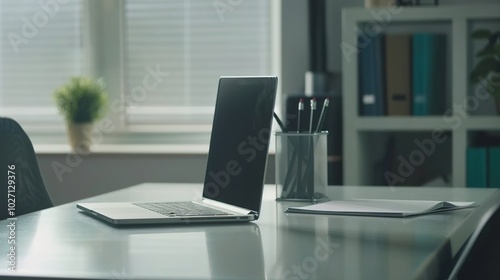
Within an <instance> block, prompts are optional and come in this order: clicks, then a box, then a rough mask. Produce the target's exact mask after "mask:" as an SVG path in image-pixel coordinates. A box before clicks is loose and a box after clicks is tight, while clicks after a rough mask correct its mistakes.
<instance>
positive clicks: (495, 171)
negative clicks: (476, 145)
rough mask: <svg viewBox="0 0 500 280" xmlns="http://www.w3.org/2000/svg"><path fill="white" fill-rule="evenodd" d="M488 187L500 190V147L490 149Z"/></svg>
mask: <svg viewBox="0 0 500 280" xmlns="http://www.w3.org/2000/svg"><path fill="white" fill-rule="evenodd" d="M488 165H489V176H488V177H489V187H490V188H500V147H491V148H490V154H489V160H488Z"/></svg>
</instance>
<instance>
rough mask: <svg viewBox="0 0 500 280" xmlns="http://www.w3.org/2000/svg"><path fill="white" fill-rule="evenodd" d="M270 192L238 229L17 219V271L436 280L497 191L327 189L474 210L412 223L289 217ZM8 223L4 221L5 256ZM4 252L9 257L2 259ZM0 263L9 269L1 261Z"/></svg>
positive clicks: (171, 194)
mask: <svg viewBox="0 0 500 280" xmlns="http://www.w3.org/2000/svg"><path fill="white" fill-rule="evenodd" d="M201 188H202V186H201V184H200V185H195V184H142V185H138V186H134V187H130V188H127V189H124V190H120V191H117V192H112V193H109V194H104V195H101V196H96V197H93V198H89V199H85V200H82V202H83V201H85V202H105V201H139V202H142V201H152V200H155V201H156V200H158V199H159V198H164V200H166V201H169V200H170V201H176V200H191V199H192V197H193V193H199V192H200V191H201ZM274 195H275V191H274V186H266V188H265V192H264V201H263V204H262V215H261V217H260V219H259V220H258V221H257V222H255V223H250V224H236V225H188V226H147V227H146V226H143V227H126V228H115V227H111V226H109V225H108V224H105V223H102V222H100V221H98V220H95V219H93V218H91V217H89V216H87V215H84V214H82V213H78V210H77V209H76V207H75V203H69V204H66V205H62V206H58V207H55V208H51V209H46V210H43V211H41V212H36V213H32V214H28V215H25V216H21V217H18V219H17V221H16V245H17V247H16V272H14V273H12V272H9V271H8V267H7V266H6V265H4V266H2V267H0V279H1V278H8V279H11V277H12V276H33V277H35V276H44V277H49V278H50V277H52V278H53V277H65V278H91V279H103V278H104V279H180V278H188V279H306V278H307V279H374V278H377V279H424V278H425V279H435V278H438V277H441V276H443V275H446V274H447V273H449V269H450V268H451V264H452V259H453V258H454V257H455V256H456V254H457V252H458V251H459V249H460V247H461V246H462V245H463V244H464V242H465V240H466V239H467V237H468V236H469V235H470V234H471V233H472V231H473V229H474V228H475V226H476V224H477V222H478V220H479V217H480V216H481V215H482V213H484V211H486V209H487V208H488V206H489V204H490V202H491V201H494V200H498V199H500V193H499V192H497V191H496V190H494V189H472V190H471V189H446V188H442V189H440V188H432V189H425V188H396V189H390V188H376V187H331V188H329V193H328V195H329V197H331V198H336V199H349V198H388V199H398V198H399V199H438V200H458V201H475V202H477V204H478V205H479V207H477V208H472V209H463V210H458V211H452V212H444V213H438V214H432V215H426V216H421V217H414V218H405V219H401V218H398V219H395V218H374V217H351V216H326V215H300V214H285V213H284V210H285V209H286V208H287V207H288V206H291V205H294V206H297V205H304V204H303V203H302V204H299V203H284V202H275V201H274ZM7 224H8V221H1V222H0V244H2V245H1V248H6V247H7V236H8V234H9V231H8V228H7V226H6V225H7ZM3 251H5V250H3ZM0 261H1V262H2V263H4V264H5V263H6V261H7V255H6V254H4V253H3V254H2V255H1V256H0Z"/></svg>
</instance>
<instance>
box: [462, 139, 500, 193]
mask: <svg viewBox="0 0 500 280" xmlns="http://www.w3.org/2000/svg"><path fill="white" fill-rule="evenodd" d="M499 170H500V147H470V148H468V149H467V187H468V188H500V172H499Z"/></svg>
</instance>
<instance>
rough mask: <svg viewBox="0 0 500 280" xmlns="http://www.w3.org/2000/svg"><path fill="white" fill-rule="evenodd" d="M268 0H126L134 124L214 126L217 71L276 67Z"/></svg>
mask: <svg viewBox="0 0 500 280" xmlns="http://www.w3.org/2000/svg"><path fill="white" fill-rule="evenodd" d="M270 5H271V4H270V1H268V0H251V1H244V0H239V1H236V0H230V1H229V0H210V1H207V0H169V1H165V0H157V1H154V0H147V1H145V0H127V1H126V2H125V7H124V9H125V11H124V12H125V16H124V33H125V38H124V41H125V51H124V53H125V54H124V56H125V61H124V64H125V82H124V85H125V93H124V95H125V96H124V100H125V104H127V105H128V107H127V119H128V123H129V124H151V123H177V124H179V123H180V124H210V123H211V121H212V115H213V110H214V109H213V106H214V104H215V97H216V93H217V83H218V78H219V77H220V76H240V75H269V74H270V73H271V55H270V53H271V43H270V30H271V27H270Z"/></svg>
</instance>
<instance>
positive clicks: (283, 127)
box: [273, 112, 288, 132]
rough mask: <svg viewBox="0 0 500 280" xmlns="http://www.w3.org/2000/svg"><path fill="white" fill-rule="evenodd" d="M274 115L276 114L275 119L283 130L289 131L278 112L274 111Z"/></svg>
mask: <svg viewBox="0 0 500 280" xmlns="http://www.w3.org/2000/svg"><path fill="white" fill-rule="evenodd" d="M273 116H274V119H275V120H276V122H277V123H278V125H279V126H280V127H281V130H282V131H283V132H288V129H287V128H286V126H285V125H284V124H283V122H281V120H280V118H279V117H278V115H276V113H274V112H273Z"/></svg>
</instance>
